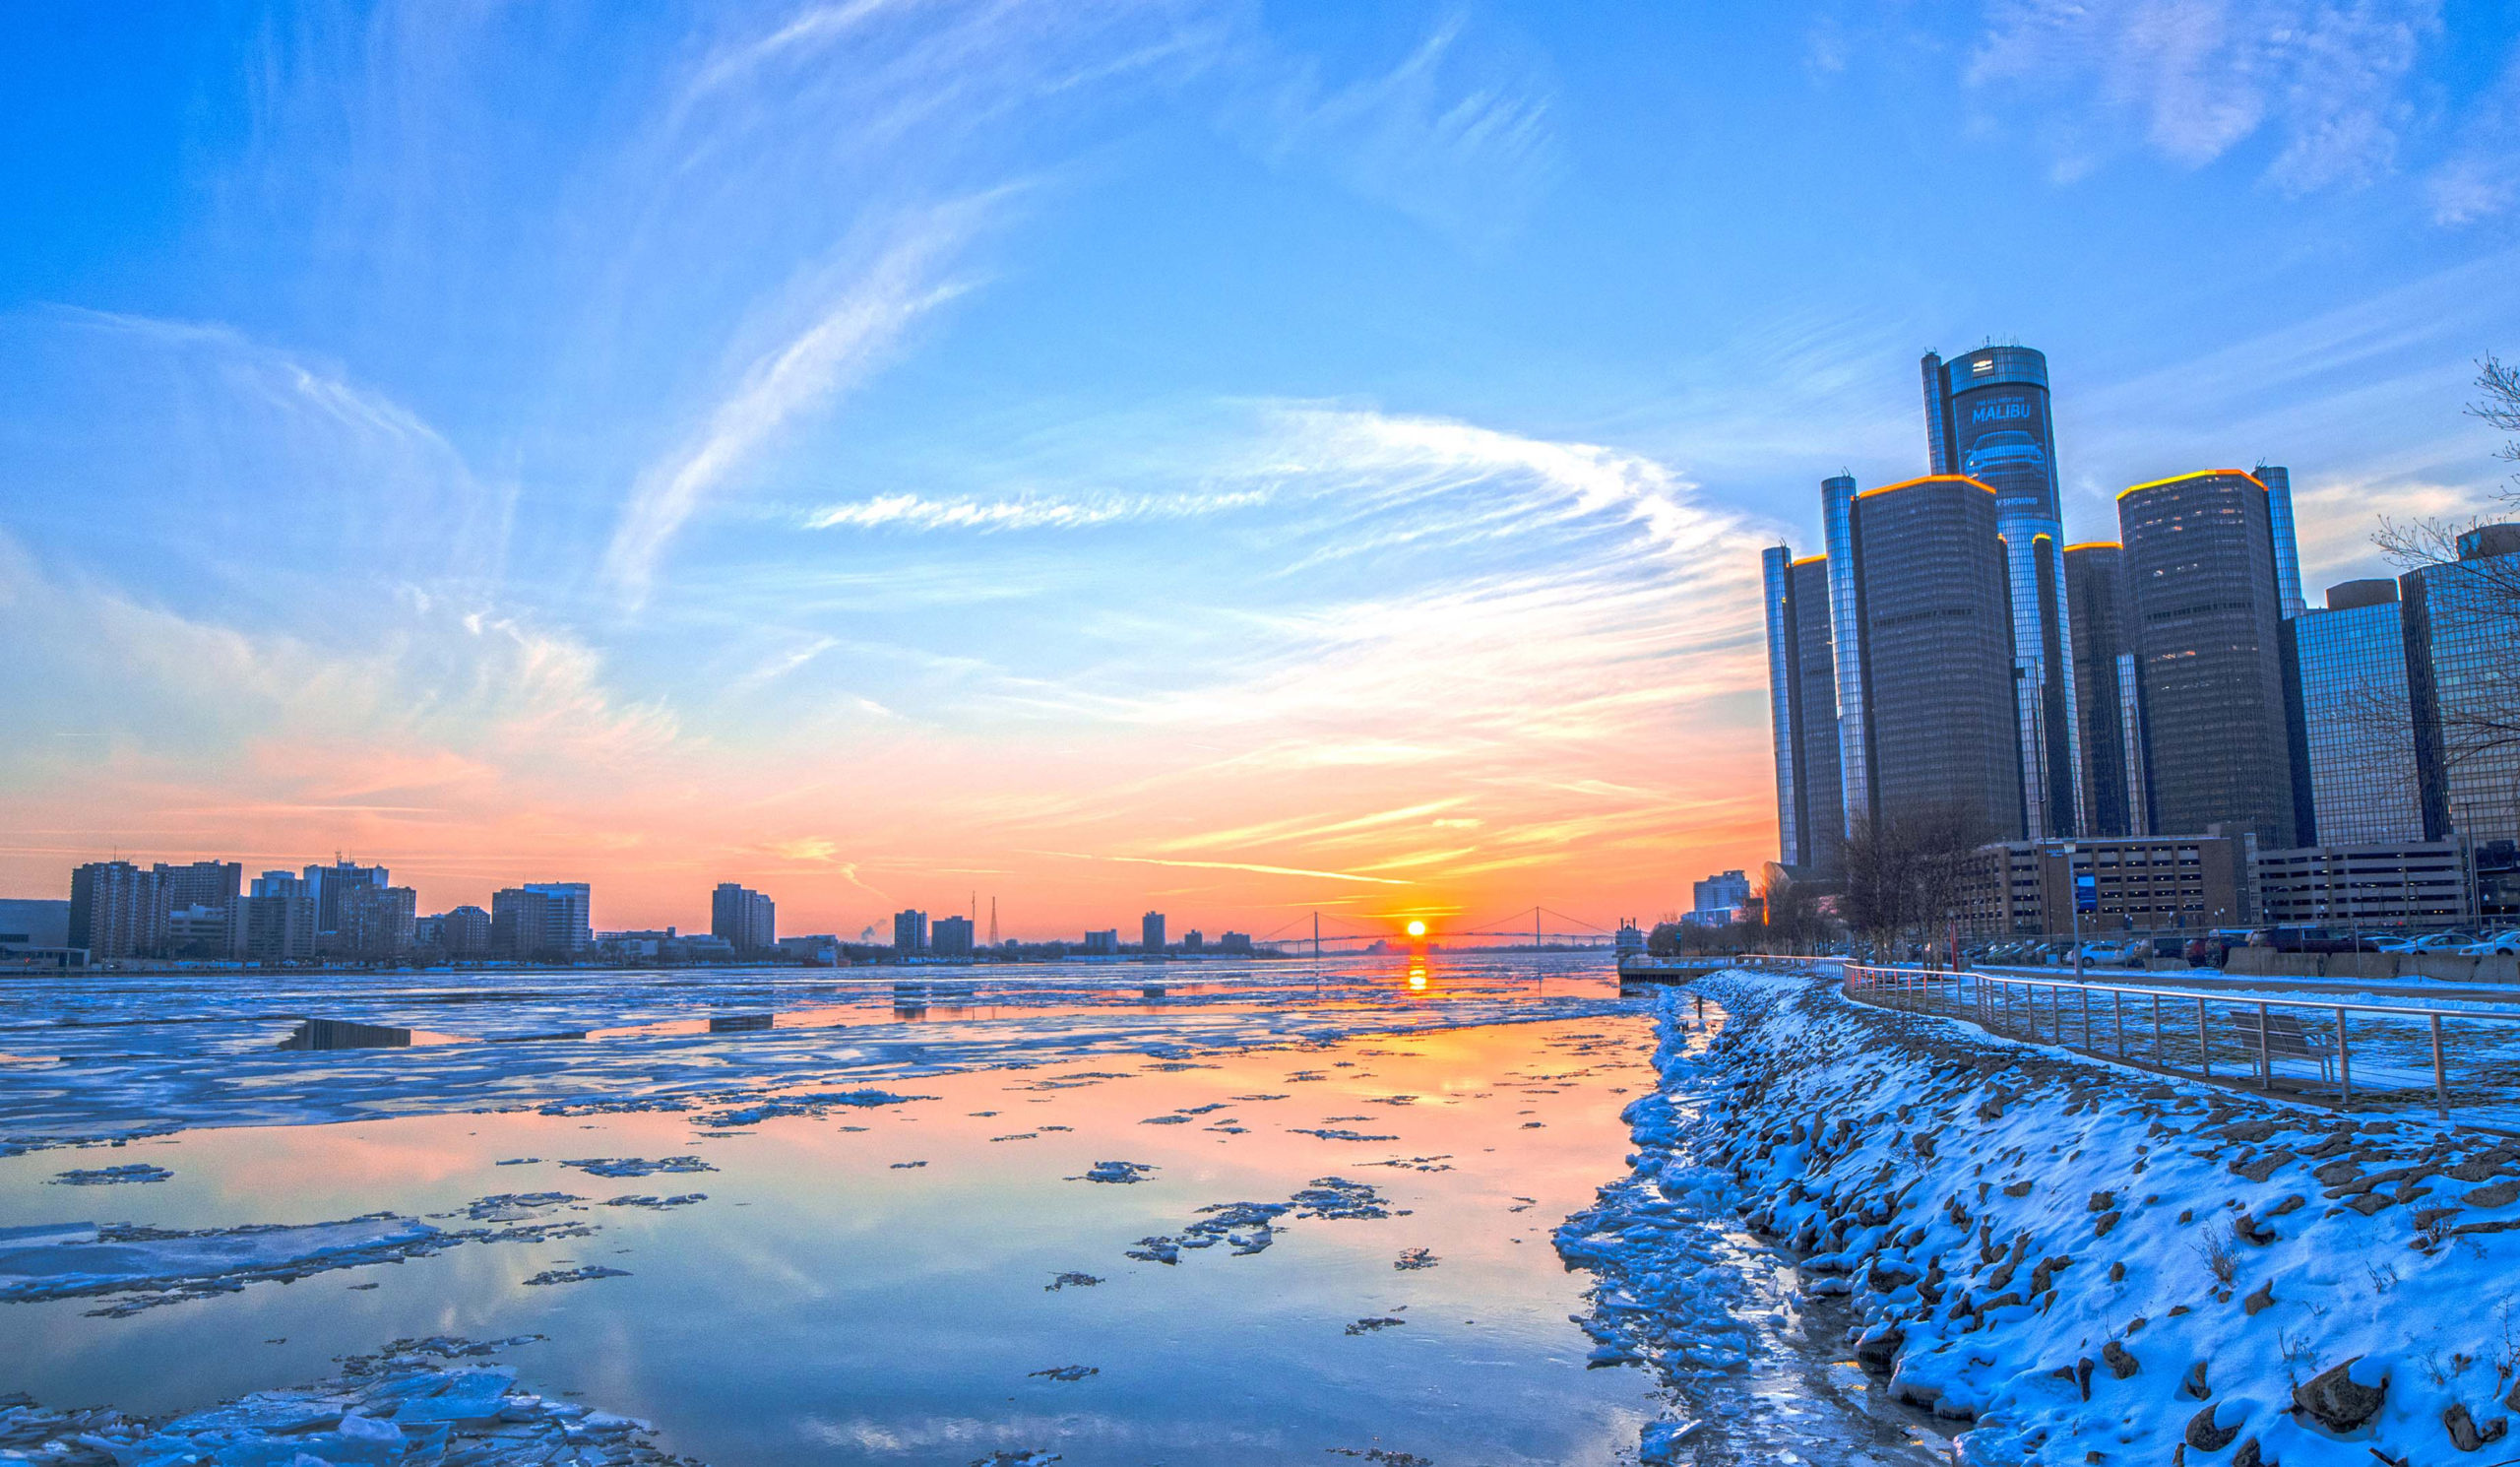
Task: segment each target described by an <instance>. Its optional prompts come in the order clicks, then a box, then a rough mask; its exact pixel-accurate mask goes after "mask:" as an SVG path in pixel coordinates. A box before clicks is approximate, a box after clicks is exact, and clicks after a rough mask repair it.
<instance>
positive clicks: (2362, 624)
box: [2285, 581, 2425, 846]
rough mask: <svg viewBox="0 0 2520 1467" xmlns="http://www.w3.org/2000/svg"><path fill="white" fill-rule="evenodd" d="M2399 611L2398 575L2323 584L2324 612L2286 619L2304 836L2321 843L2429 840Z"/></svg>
mask: <svg viewBox="0 0 2520 1467" xmlns="http://www.w3.org/2000/svg"><path fill="white" fill-rule="evenodd" d="M2405 609H2406V608H2405V606H2403V604H2401V603H2400V602H2399V600H2398V585H2397V583H2396V582H2395V581H2347V582H2345V583H2343V584H2342V585H2337V586H2331V587H2329V588H2328V591H2327V606H2326V607H2325V609H2322V610H2306V609H2305V610H2303V611H2302V612H2301V613H2300V614H2299V615H2297V616H2295V617H2294V618H2293V619H2292V620H2290V621H2288V622H2286V623H2285V630H2286V632H2287V634H2288V635H2289V636H2290V637H2291V639H2292V644H2293V666H2294V668H2295V683H2296V686H2297V688H2298V690H2299V691H2298V697H2299V724H2300V730H2301V740H2302V747H2301V755H2302V757H2301V763H2302V768H2301V769H2300V771H2299V774H2300V775H2301V777H2302V778H2304V779H2305V780H2306V781H2307V785H2308V792H2309V801H2308V803H2309V810H2310V821H2309V825H2310V829H2309V830H2307V831H2305V832H2302V834H2304V835H2306V836H2308V837H2309V838H2310V839H2312V840H2314V841H2316V842H2317V843H2319V844H2320V845H2324V846H2367V845H2371V844H2374V843H2388V842H2395V843H2405V842H2411V841H2415V842H2420V841H2422V840H2424V838H2425V814H2424V797H2423V782H2422V780H2421V779H2420V778H2419V775H2418V766H2417V761H2416V746H2415V707H2414V703H2413V701H2412V699H2413V694H2412V692H2411V690H2410V683H2409V678H2408V675H2407V639H2406V617H2405ZM2297 803H2298V801H2297Z"/></svg>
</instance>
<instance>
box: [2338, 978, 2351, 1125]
mask: <svg viewBox="0 0 2520 1467" xmlns="http://www.w3.org/2000/svg"><path fill="white" fill-rule="evenodd" d="M2336 1072H2337V1074H2338V1076H2339V1077H2341V1078H2342V1079H2343V1080H2344V1081H2345V1100H2344V1102H2343V1103H2342V1104H2341V1105H2340V1106H2339V1108H2338V1109H2340V1110H2346V1111H2351V1110H2353V1109H2354V1055H2353V1053H2352V1052H2350V1051H2348V1050H2347V1049H2346V1047H2345V1005H2343V1004H2338V1005H2337V1009H2336Z"/></svg>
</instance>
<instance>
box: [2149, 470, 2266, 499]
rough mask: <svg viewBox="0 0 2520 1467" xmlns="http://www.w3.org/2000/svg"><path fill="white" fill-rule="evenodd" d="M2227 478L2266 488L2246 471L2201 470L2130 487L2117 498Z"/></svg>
mask: <svg viewBox="0 0 2520 1467" xmlns="http://www.w3.org/2000/svg"><path fill="white" fill-rule="evenodd" d="M2225 477H2229V478H2245V479H2247V480H2248V481H2249V482H2250V483H2253V484H2256V485H2257V486H2258V487H2259V488H2261V489H2263V488H2265V487H2266V483H2265V481H2264V480H2263V479H2260V478H2258V477H2257V476H2256V475H2254V474H2251V473H2249V472H2248V471H2247V470H2245V469H2199V470H2196V471H2195V472H2194V473H2191V474H2173V475H2172V476H2171V477H2170V478H2156V479H2154V480H2152V481H2151V482H2149V483H2139V484H2133V485H2130V486H2128V487H2126V488H2123V489H2120V490H2118V491H2117V497H2118V498H2120V499H2123V498H2125V497H2126V496H2127V495H2129V494H2133V493H2138V492H2140V491H2142V490H2145V489H2158V488H2160V487H2161V486H2162V485H2164V484H2174V483H2185V482H2187V481H2188V480H2189V479H2191V478H2225Z"/></svg>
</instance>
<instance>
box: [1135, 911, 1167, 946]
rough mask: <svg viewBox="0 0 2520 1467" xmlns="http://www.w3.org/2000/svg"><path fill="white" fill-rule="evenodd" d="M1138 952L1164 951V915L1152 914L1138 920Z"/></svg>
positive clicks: (1159, 913)
mask: <svg viewBox="0 0 2520 1467" xmlns="http://www.w3.org/2000/svg"><path fill="white" fill-rule="evenodd" d="M1138 951H1140V952H1149V953H1156V952H1162V951H1164V914H1163V913H1161V912H1150V913H1148V914H1147V915H1146V916H1144V917H1141V918H1139V919H1138Z"/></svg>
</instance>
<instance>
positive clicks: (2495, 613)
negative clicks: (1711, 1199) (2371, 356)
mask: <svg viewBox="0 0 2520 1467" xmlns="http://www.w3.org/2000/svg"><path fill="white" fill-rule="evenodd" d="M2458 548H2459V558H2458V559H2457V560H2455V561H2451V562H2449V563H2447V564H2442V565H2427V566H2425V567H2423V568H2422V569H2420V570H2415V571H2410V572H2408V573H2407V574H2406V575H2404V576H2402V577H2400V578H2399V584H2400V585H2401V586H2402V587H2403V588H2405V605H2406V629H2407V642H2408V646H2409V650H2410V653H2411V654H2412V655H2411V656H2410V658H2409V661H2408V668H2409V671H2410V672H2411V673H2412V674H2413V676H2412V682H2413V684H2414V685H2413V686H2412V688H2411V689H2410V691H2411V693H2412V698H2411V701H2412V703H2413V705H2414V708H2415V718H2416V745H2415V746H2416V759H2417V764H2418V769H2419V771H2420V778H2421V780H2422V782H2423V789H2424V792H2425V800H2426V802H2427V805H2428V806H2429V808H2430V812H2431V816H2432V818H2431V819H2430V820H2428V821H2427V824H2429V825H2431V827H2432V828H2431V829H2430V830H2429V831H2428V834H2430V835H2431V836H2433V837H2434V838H2436V839H2438V838H2440V837H2443V836H2449V835H2458V836H2464V837H2466V838H2467V839H2468V840H2470V841H2472V842H2476V843H2479V844H2481V845H2493V846H2499V845H2502V844H2504V843H2509V842H2520V743H2514V742H2513V741H2512V739H2511V736H2510V730H2511V728H2512V725H2513V722H2514V720H2515V718H2520V653H2516V652H2515V651H2514V647H2515V645H2520V524H2511V525H2485V526H2481V527H2479V528H2477V529H2475V530H2471V531H2469V532H2467V533H2466V534H2464V535H2461V536H2460V537H2459V539H2458ZM2491 860H2492V861H2493V862H2494V864H2495V865H2496V866H2497V867H2500V866H2504V865H2506V864H2507V863H2508V862H2509V861H2511V860H2513V858H2512V857H2511V855H2510V854H2509V853H2507V852H2505V853H2497V854H2496V855H2494V856H2493V857H2492V858H2491ZM73 940H74V941H75V940H76V939H75V937H74V939H73Z"/></svg>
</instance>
